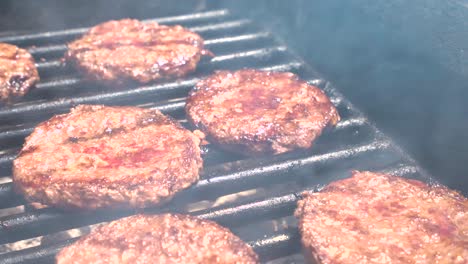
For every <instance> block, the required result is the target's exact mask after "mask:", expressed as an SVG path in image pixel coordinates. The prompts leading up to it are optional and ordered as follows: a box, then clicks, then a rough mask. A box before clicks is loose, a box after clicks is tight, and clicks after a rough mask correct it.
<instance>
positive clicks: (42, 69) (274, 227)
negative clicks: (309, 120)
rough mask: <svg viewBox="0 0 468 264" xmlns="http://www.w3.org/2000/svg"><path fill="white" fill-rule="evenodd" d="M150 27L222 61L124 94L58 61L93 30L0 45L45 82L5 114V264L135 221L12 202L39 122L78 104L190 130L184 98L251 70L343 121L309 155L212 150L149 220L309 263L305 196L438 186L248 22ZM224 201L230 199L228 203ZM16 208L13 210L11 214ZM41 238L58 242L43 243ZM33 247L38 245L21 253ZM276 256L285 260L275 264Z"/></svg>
mask: <svg viewBox="0 0 468 264" xmlns="http://www.w3.org/2000/svg"><path fill="white" fill-rule="evenodd" d="M152 21H157V22H160V23H164V24H181V25H183V26H185V27H188V28H190V29H191V30H193V31H196V32H198V33H199V34H200V35H202V37H203V38H204V39H205V40H206V46H207V48H208V49H210V50H211V51H213V52H214V53H215V54H216V56H215V57H214V58H213V59H211V60H204V61H202V62H201V64H200V65H199V67H198V69H197V71H196V72H195V73H193V74H191V75H189V76H188V77H186V78H184V79H179V80H171V81H165V82H158V83H156V84H151V85H145V86H138V85H134V87H128V88H127V89H123V90H118V91H117V90H113V89H111V88H106V87H102V86H99V85H98V84H92V83H85V82H84V81H83V80H81V79H80V77H79V76H78V75H76V74H75V73H74V71H73V70H70V69H67V68H66V67H64V66H63V65H62V64H61V62H60V57H61V56H62V55H63V53H64V52H65V49H66V46H65V43H66V42H68V41H70V40H72V39H75V38H76V37H78V36H79V35H80V34H82V33H84V32H85V31H86V30H87V29H86V28H79V29H72V30H63V31H55V32H46V33H39V34H31V35H23V36H10V37H3V38H0V42H9V43H12V44H16V45H19V46H21V47H25V48H28V49H29V51H30V52H31V53H32V54H33V55H34V57H35V59H36V61H37V67H38V70H39V73H40V75H41V78H42V81H41V82H40V83H39V84H38V85H37V89H35V90H33V91H31V92H30V94H28V95H27V96H26V97H25V98H24V99H23V100H22V101H21V102H19V103H17V104H15V105H12V106H10V107H4V108H0V120H2V122H1V124H0V180H2V182H3V183H1V184H0V215H3V216H1V217H0V250H3V251H0V263H22V262H30V263H51V262H53V258H54V255H55V254H56V253H57V252H58V251H59V250H60V249H61V248H63V247H64V246H65V245H67V244H69V243H71V242H73V241H75V240H76V239H77V238H54V237H53V235H54V234H56V233H59V232H62V231H65V230H70V229H74V228H81V227H84V226H88V225H94V224H97V223H101V222H106V221H111V220H114V219H117V218H120V217H123V216H127V215H130V214H133V213H135V212H134V211H132V210H122V211H105V210H104V211H98V212H87V213H64V212H61V211H59V210H55V209H53V208H44V209H32V208H31V207H30V206H28V205H27V204H26V202H25V201H24V200H23V199H22V197H20V196H18V195H16V194H14V192H13V190H12V184H11V163H12V160H14V158H15V156H16V154H17V152H18V151H19V149H20V147H21V145H22V143H23V141H24V138H25V137H26V136H27V135H29V134H30V133H31V132H32V130H33V128H34V126H35V125H37V123H39V122H42V121H44V120H46V119H48V118H50V117H51V116H52V115H55V114H58V113H64V112H67V111H68V110H69V109H70V107H72V106H74V105H77V104H107V105H136V106H141V107H148V108H157V109H160V110H161V111H163V112H164V113H166V114H169V115H171V116H173V117H175V118H176V119H178V120H179V121H181V123H182V124H183V125H187V124H186V120H185V117H184V105H185V101H184V98H185V96H186V94H187V92H188V91H189V90H190V88H191V87H193V85H194V84H195V83H196V82H197V81H198V80H200V79H201V78H203V77H205V76H208V75H209V74H210V73H211V72H213V71H214V70H217V69H230V70H235V69H240V68H244V67H249V68H258V69H265V70H275V71H291V72H294V73H296V74H298V75H299V76H301V77H302V78H303V79H305V80H307V81H309V83H312V84H314V85H316V86H318V87H320V88H321V89H323V90H324V91H325V92H326V93H327V94H328V96H329V97H330V98H331V100H332V102H333V104H335V106H336V107H337V109H338V111H339V112H340V115H341V117H342V121H340V123H339V124H338V125H337V127H336V128H333V129H330V130H329V131H326V132H325V133H324V134H323V135H322V136H321V137H320V138H319V140H317V142H316V143H315V145H314V147H313V148H312V149H309V150H300V151H295V152H292V153H287V154H281V155H277V156H273V157H264V158H256V159H245V158H243V157H242V156H239V155H235V154H229V153H225V152H223V151H221V150H219V149H217V148H216V147H214V146H206V147H204V150H203V158H204V164H205V169H204V172H203V173H202V175H201V180H200V181H199V182H198V183H196V184H195V185H194V186H192V187H191V188H189V189H188V190H186V191H183V192H182V193H180V194H179V195H177V196H176V197H175V198H174V199H173V201H172V202H170V203H169V204H168V205H165V206H163V207H159V208H147V209H145V210H144V211H145V212H147V213H159V212H167V211H171V212H181V213H190V214H193V215H197V216H199V217H201V218H206V219H211V220H214V221H217V222H218V223H220V224H222V225H225V226H227V227H229V228H230V229H231V230H233V232H234V233H236V234H238V235H239V236H240V237H241V238H242V239H244V240H245V241H247V242H248V243H249V244H250V245H251V246H252V247H253V248H254V249H255V251H256V252H257V253H258V254H259V255H260V257H261V259H262V261H264V262H265V261H270V260H273V262H274V263H290V262H292V261H294V262H295V263H297V262H299V263H300V262H303V259H302V257H301V256H300V243H299V234H298V231H297V227H296V222H295V220H294V217H293V216H292V214H293V212H294V209H295V205H296V202H297V200H298V199H299V198H300V194H301V193H302V192H304V191H316V190H319V189H320V188H321V187H322V186H323V185H325V184H328V183H330V182H331V181H334V180H338V179H341V178H344V177H347V176H348V175H349V172H350V170H352V169H357V170H378V171H386V172H388V173H393V174H397V175H401V176H405V177H411V178H417V179H421V180H424V181H432V180H431V178H430V177H429V176H427V174H426V173H425V172H423V171H422V170H421V169H420V168H419V167H418V166H417V165H416V164H415V162H414V161H413V160H412V159H411V158H410V157H408V155H406V154H405V153H404V152H403V151H401V150H400V149H399V148H398V146H396V145H395V144H394V143H393V142H392V141H391V140H390V139H388V138H387V137H386V136H385V135H383V134H382V133H381V132H380V131H379V130H378V129H376V128H375V127H374V126H373V125H372V124H371V123H370V122H369V121H368V120H367V118H366V117H365V116H364V115H363V114H362V113H360V112H359V111H358V110H357V109H356V108H355V107H354V106H353V105H352V104H351V103H350V102H349V101H348V100H347V99H346V98H344V97H343V96H342V95H341V94H340V93H339V92H338V91H337V90H336V89H335V88H334V87H333V86H332V85H331V84H330V83H329V82H327V81H325V80H323V79H321V78H320V76H319V75H318V74H317V73H316V72H315V71H314V70H313V69H312V68H311V67H310V66H309V65H307V64H305V63H304V62H303V61H302V60H301V58H299V57H297V56H296V55H295V54H294V53H292V52H291V51H290V50H288V48H287V47H286V46H285V45H284V43H283V42H282V41H281V40H279V39H277V38H276V37H275V36H274V35H272V34H271V33H270V32H268V31H266V30H265V29H263V28H261V27H259V26H257V25H255V24H254V23H253V22H252V21H251V20H248V19H242V18H237V17H234V16H232V15H231V14H230V13H229V11H228V10H214V11H208V12H203V13H195V14H189V15H183V16H175V17H167V18H159V19H155V20H152ZM233 194H237V195H236V196H233ZM219 197H224V198H223V200H222V202H220V201H221V200H220V199H218V198H219ZM226 197H227V198H226ZM233 197H235V198H233ZM200 204H201V205H200ZM12 208H16V209H15V210H16V211H14V212H13V213H9V212H10V211H11V210H12ZM41 236H44V238H45V237H50V236H51V237H52V238H49V239H48V240H49V241H48V242H47V243H45V242H43V243H42V244H38V242H37V239H38V237H41ZM28 241H36V242H35V243H36V244H34V243H32V246H26V248H24V249H16V248H15V246H16V245H18V244H19V243H22V242H25V243H26V244H27V242H28ZM42 241H44V240H42ZM278 258H281V260H277V261H276V262H275V260H274V259H278Z"/></svg>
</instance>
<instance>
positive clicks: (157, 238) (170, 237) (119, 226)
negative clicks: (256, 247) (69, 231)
mask: <svg viewBox="0 0 468 264" xmlns="http://www.w3.org/2000/svg"><path fill="white" fill-rule="evenodd" d="M257 261H258V260H257V255H256V254H255V253H254V251H253V250H252V249H251V248H250V247H249V246H248V245H247V244H245V243H244V242H243V241H242V240H240V239H239V238H238V237H237V236H235V235H234V234H232V233H231V232H230V231H229V230H228V229H226V228H224V227H222V226H219V225H218V224H216V223H215V222H212V221H207V220H201V219H198V218H196V217H192V216H186V215H171V214H164V215H157V216H149V215H136V216H131V217H127V218H123V219H120V220H117V221H113V222H111V223H109V224H107V225H105V226H102V227H99V228H97V229H96V230H94V231H93V232H92V233H91V234H89V235H88V236H85V237H83V238H81V239H80V240H79V241H78V242H76V243H75V244H73V245H71V246H68V247H67V248H65V249H63V250H62V251H61V252H60V253H59V254H58V255H57V263H58V264H65V263H75V264H79V263H83V264H84V263H86V264H87V263H142V264H143V263H145V264H146V263H226V264H227V263H246V264H247V263H257Z"/></svg>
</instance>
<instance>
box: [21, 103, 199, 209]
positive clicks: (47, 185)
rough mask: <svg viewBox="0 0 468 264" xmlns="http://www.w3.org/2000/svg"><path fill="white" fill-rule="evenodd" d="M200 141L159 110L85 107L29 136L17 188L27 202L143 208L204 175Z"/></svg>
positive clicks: (92, 207)
mask: <svg viewBox="0 0 468 264" xmlns="http://www.w3.org/2000/svg"><path fill="white" fill-rule="evenodd" d="M199 143H200V139H199V138H198V137H196V136H195V135H194V134H192V133H191V132H190V131H188V130H186V129H184V128H183V127H181V126H180V125H179V124H178V123H177V122H175V121H173V120H172V119H170V118H169V117H166V116H164V115H163V114H161V113H160V112H159V111H157V110H150V109H141V108H137V107H106V106H102V105H94V106H91V105H80V106H77V107H75V108H73V109H72V110H71V112H70V113H69V114H64V115H58V116H55V117H53V118H52V119H50V120H49V121H46V122H44V123H41V124H40V125H39V126H37V127H36V129H35V130H34V132H33V133H32V134H31V135H30V136H29V137H28V138H27V139H26V143H25V144H24V146H23V149H22V150H21V152H20V154H19V156H18V158H17V159H16V160H15V161H14V162H13V181H14V186H15V189H16V190H17V191H18V192H20V193H22V194H24V195H25V196H26V198H27V199H28V200H29V201H32V202H39V203H43V204H48V205H53V206H57V207H62V208H83V209H96V208H100V207H120V206H124V207H125V206H130V207H137V208H140V207H145V206H147V205H150V204H157V203H159V202H162V201H165V200H167V199H169V198H171V197H172V196H173V195H174V194H175V193H176V192H178V191H180V190H182V189H184V188H187V187H188V186H190V185H191V184H192V183H194V182H195V181H197V180H198V177H199V170H200V169H201V167H202V160H201V156H200V149H199Z"/></svg>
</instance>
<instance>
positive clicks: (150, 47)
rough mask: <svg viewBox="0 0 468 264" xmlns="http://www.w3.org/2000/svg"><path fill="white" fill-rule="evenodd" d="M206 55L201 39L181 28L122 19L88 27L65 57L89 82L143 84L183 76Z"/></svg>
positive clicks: (70, 46)
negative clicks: (86, 31)
mask: <svg viewBox="0 0 468 264" xmlns="http://www.w3.org/2000/svg"><path fill="white" fill-rule="evenodd" d="M208 53H209V52H208V51H206V50H204V49H203V39H202V38H201V37H200V36H199V35H198V34H195V33H193V32H191V31H189V30H187V29H185V28H183V27H181V26H163V25H158V24H157V23H141V22H140V21H138V20H134V19H123V20H118V21H108V22H105V23H102V24H99V25H97V26H95V27H93V28H91V29H90V30H89V31H88V33H86V34H85V35H84V36H83V37H81V38H80V39H77V40H75V41H73V42H71V43H69V44H68V51H67V52H66V54H65V58H66V60H67V61H68V62H70V63H71V64H73V65H75V66H76V67H77V68H78V69H79V70H80V71H81V72H82V73H83V74H84V75H85V76H86V77H87V78H88V79H90V80H98V81H99V80H100V81H104V82H110V83H119V82H124V81H127V80H134V81H139V82H141V83H147V82H150V81H154V80H157V79H160V78H163V77H180V76H184V75H186V74H187V73H189V72H192V71H194V70H195V68H196V66H197V63H198V61H199V60H200V57H201V56H202V55H205V54H208Z"/></svg>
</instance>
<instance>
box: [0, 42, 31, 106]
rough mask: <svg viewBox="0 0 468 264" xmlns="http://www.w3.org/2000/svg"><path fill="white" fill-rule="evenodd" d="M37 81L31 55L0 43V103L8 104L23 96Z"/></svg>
mask: <svg viewBox="0 0 468 264" xmlns="http://www.w3.org/2000/svg"><path fill="white" fill-rule="evenodd" d="M38 81H39V74H38V73H37V69H36V66H35V65H34V59H33V57H32V56H31V54H29V52H27V51H26V50H24V49H20V48H18V47H16V46H14V45H11V44H7V43H0V102H3V103H8V102H12V101H14V99H16V98H18V97H22V96H24V95H25V94H26V93H27V92H28V91H29V90H30V89H31V88H32V87H33V86H34V85H35V84H36V83H37V82H38Z"/></svg>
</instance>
